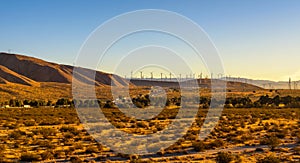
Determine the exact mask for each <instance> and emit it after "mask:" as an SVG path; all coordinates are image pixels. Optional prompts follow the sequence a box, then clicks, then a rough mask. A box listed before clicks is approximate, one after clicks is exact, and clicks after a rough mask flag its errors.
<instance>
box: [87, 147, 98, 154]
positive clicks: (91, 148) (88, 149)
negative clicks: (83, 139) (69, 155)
mask: <svg viewBox="0 0 300 163" xmlns="http://www.w3.org/2000/svg"><path fill="white" fill-rule="evenodd" d="M85 152H86V153H97V152H99V150H98V148H97V147H95V146H89V147H87V148H86V149H85Z"/></svg>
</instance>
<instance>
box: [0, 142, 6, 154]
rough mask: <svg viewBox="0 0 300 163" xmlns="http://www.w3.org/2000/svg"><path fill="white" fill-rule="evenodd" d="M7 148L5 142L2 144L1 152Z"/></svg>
mask: <svg viewBox="0 0 300 163" xmlns="http://www.w3.org/2000/svg"><path fill="white" fill-rule="evenodd" d="M5 149H6V145H5V144H0V153H1V152H2V151H4V150H5Z"/></svg>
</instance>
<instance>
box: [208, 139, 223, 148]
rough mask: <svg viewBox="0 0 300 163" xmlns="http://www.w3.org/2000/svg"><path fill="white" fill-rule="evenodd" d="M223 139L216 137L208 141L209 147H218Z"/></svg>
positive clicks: (221, 144)
mask: <svg viewBox="0 0 300 163" xmlns="http://www.w3.org/2000/svg"><path fill="white" fill-rule="evenodd" d="M224 144H225V143H224V141H223V140H222V139H216V140H214V141H213V142H211V143H209V147H210V148H218V147H222V146H223V145H224Z"/></svg>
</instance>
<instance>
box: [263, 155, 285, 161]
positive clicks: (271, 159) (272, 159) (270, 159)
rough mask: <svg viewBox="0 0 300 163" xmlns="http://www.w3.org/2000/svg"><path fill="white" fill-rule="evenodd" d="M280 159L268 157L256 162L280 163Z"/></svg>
mask: <svg viewBox="0 0 300 163" xmlns="http://www.w3.org/2000/svg"><path fill="white" fill-rule="evenodd" d="M280 162H281V161H280V159H279V158H277V157H275V156H273V155H270V156H267V157H265V158H263V159H261V160H259V161H258V163H280Z"/></svg>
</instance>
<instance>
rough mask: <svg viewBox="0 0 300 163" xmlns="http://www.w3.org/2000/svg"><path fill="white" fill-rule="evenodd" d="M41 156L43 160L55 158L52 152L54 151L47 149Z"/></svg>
mask: <svg viewBox="0 0 300 163" xmlns="http://www.w3.org/2000/svg"><path fill="white" fill-rule="evenodd" d="M41 157H42V159H43V160H50V159H54V156H53V154H52V152H50V151H45V152H43V153H42V154H41Z"/></svg>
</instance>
